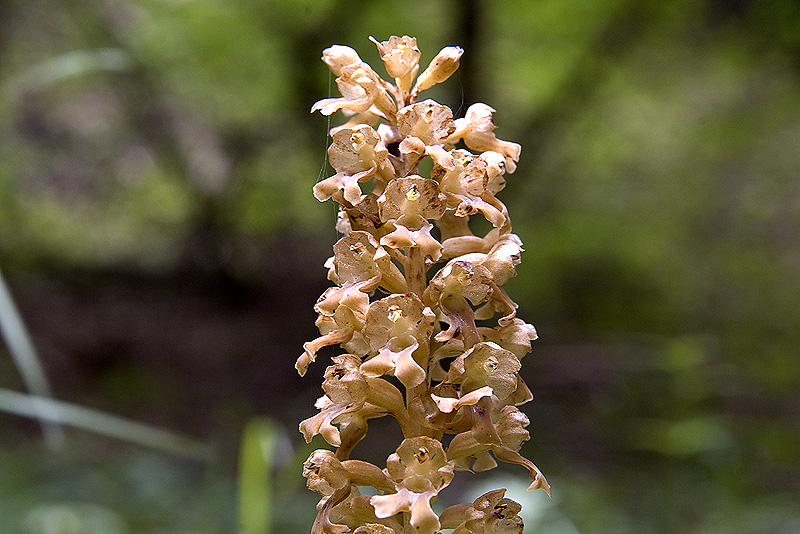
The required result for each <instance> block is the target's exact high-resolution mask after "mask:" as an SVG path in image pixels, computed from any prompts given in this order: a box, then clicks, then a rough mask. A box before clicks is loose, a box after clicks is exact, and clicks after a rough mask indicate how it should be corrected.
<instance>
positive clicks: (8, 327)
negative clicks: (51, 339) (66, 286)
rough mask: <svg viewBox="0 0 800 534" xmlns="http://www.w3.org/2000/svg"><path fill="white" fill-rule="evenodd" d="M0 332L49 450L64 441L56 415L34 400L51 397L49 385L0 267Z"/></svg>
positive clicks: (46, 406)
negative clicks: (26, 391) (29, 395)
mask: <svg viewBox="0 0 800 534" xmlns="http://www.w3.org/2000/svg"><path fill="white" fill-rule="evenodd" d="M0 334H2V336H3V339H4V340H5V342H6V346H7V347H8V351H9V353H11V357H12V358H13V359H14V364H15V365H16V366H17V371H18V372H19V374H20V376H21V377H22V382H23V384H25V388H26V389H27V390H28V391H29V392H30V393H31V394H32V395H33V396H32V397H30V399H31V400H30V402H31V403H32V408H33V414H32V417H35V418H36V419H38V420H39V423H40V424H41V427H42V432H43V433H44V439H45V443H47V446H48V447H50V448H51V449H53V450H57V449H59V448H61V446H62V445H63V444H64V432H63V430H62V429H61V427H60V426H59V424H58V422H57V417H54V416H53V414H52V413H48V412H49V407H48V405H47V403H43V402H39V401H38V400H36V399H49V398H51V397H52V392H51V390H50V385H49V384H48V382H47V376H46V375H45V372H44V367H43V366H42V364H41V362H40V360H39V356H38V355H37V354H36V349H35V348H34V347H33V342H32V341H31V338H30V335H28V330H27V329H26V328H25V323H23V322H22V316H21V315H20V313H19V310H17V307H16V306H15V305H14V299H13V298H12V296H11V291H9V289H8V285H7V284H6V282H5V278H4V277H3V273H2V271H0ZM54 421H55V422H54Z"/></svg>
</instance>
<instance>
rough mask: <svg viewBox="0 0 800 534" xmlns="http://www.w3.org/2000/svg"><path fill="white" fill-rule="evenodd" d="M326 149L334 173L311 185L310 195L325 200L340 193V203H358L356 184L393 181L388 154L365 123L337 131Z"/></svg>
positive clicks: (378, 137) (375, 133)
mask: <svg viewBox="0 0 800 534" xmlns="http://www.w3.org/2000/svg"><path fill="white" fill-rule="evenodd" d="M332 139H333V142H332V143H331V146H330V147H329V148H328V161H329V162H330V164H331V167H333V168H334V169H335V170H336V171H337V172H336V174H335V175H333V176H331V177H330V178H326V179H325V180H322V181H320V182H319V183H317V184H316V185H315V186H314V196H316V197H317V199H318V200H327V199H329V198H330V197H332V196H333V195H335V194H336V193H338V192H339V191H342V196H343V198H344V200H346V201H347V202H349V203H350V204H356V203H358V201H359V200H361V198H363V194H362V192H361V188H360V187H359V185H358V184H359V182H365V181H367V180H369V179H371V178H373V177H374V178H375V179H376V180H380V181H381V182H382V183H386V182H388V181H389V180H391V179H392V178H394V169H393V167H392V164H391V163H390V162H389V152H388V150H387V149H386V147H385V146H384V144H383V142H382V141H381V138H380V136H379V135H378V134H377V132H376V131H375V130H374V129H373V128H372V127H371V126H369V125H368V124H358V125H354V126H353V127H352V128H344V129H340V130H337V131H336V133H334V134H333V138H332Z"/></svg>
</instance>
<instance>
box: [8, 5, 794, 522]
mask: <svg viewBox="0 0 800 534" xmlns="http://www.w3.org/2000/svg"><path fill="white" fill-rule="evenodd" d="M393 34H394V35H401V36H402V35H404V34H408V35H411V36H416V37H417V40H418V45H419V47H420V49H421V50H422V54H423V57H422V63H423V68H424V65H425V64H427V62H428V61H429V60H430V59H431V58H432V57H433V56H434V55H435V54H436V53H437V52H438V51H439V50H440V48H442V47H443V46H447V45H458V46H461V47H462V48H464V49H465V53H464V56H463V60H462V66H461V69H460V70H459V71H458V73H457V74H456V75H454V76H453V77H452V78H451V79H450V80H448V81H447V82H446V83H444V84H442V85H441V86H437V87H436V88H435V89H434V90H431V91H429V94H428V95H427V96H430V97H432V98H435V99H437V100H439V101H440V102H442V103H444V104H447V105H449V106H451V107H452V108H453V110H454V112H455V113H456V116H460V115H463V113H464V111H465V109H466V107H467V106H469V104H471V103H473V102H486V103H487V104H489V105H491V106H492V107H494V108H495V109H496V110H497V113H496V114H495V121H496V122H497V124H498V129H497V131H496V133H497V135H498V137H499V138H501V139H504V140H510V141H515V142H519V143H520V144H521V145H522V147H523V150H522V157H521V160H520V162H519V167H518V170H517V171H516V173H515V174H513V175H511V176H509V177H508V178H509V179H508V186H507V188H506V190H505V191H503V192H502V193H500V194H499V195H498V196H499V198H500V199H501V200H502V201H503V202H505V203H506V204H507V206H508V208H509V212H510V215H511V219H512V222H513V225H514V230H515V232H516V233H517V234H518V235H519V236H520V237H521V238H522V240H523V242H524V243H525V249H526V252H525V253H524V254H523V256H522V263H521V264H520V265H519V266H518V269H517V270H518V273H519V274H518V277H517V278H515V279H514V280H512V281H511V282H510V283H509V284H508V286H507V289H508V292H509V294H510V296H511V297H512V298H513V299H514V300H515V301H517V303H518V304H519V307H520V309H519V316H520V317H522V318H524V319H525V320H527V321H528V322H531V323H533V324H534V325H535V326H536V327H537V329H538V331H539V335H540V339H539V340H537V341H536V342H535V344H534V345H535V346H534V350H533V352H532V353H531V354H530V355H529V356H527V357H526V358H525V360H524V361H523V371H522V374H523V376H524V377H525V379H526V381H527V383H528V385H529V386H530V387H531V389H532V390H533V392H534V395H535V397H536V398H535V400H534V402H532V403H530V404H528V405H526V406H525V407H524V411H525V412H526V413H527V414H528V415H529V417H530V419H531V425H530V427H529V430H530V432H531V436H532V438H531V441H530V442H529V443H528V444H526V445H525V447H524V449H523V452H525V453H526V455H527V456H528V457H530V458H531V459H533V461H534V462H536V463H537V465H538V466H539V467H540V468H541V469H542V470H543V471H544V473H545V475H546V476H547V477H548V480H549V481H550V483H551V485H552V488H553V498H552V499H547V497H546V496H545V495H544V494H543V493H542V492H536V493H532V494H527V495H526V494H524V493H523V492H518V491H517V490H518V489H519V488H520V487H522V488H524V486H525V479H526V475H527V473H526V472H524V470H518V469H501V470H497V471H495V472H492V473H486V474H483V475H481V476H465V477H461V476H460V477H459V478H458V479H457V481H462V482H461V483H459V484H456V486H457V488H456V489H454V490H449V491H452V492H453V493H454V495H453V497H452V499H453V500H454V501H455V500H462V498H463V500H468V501H472V500H473V499H474V498H475V497H477V496H478V495H479V494H480V493H481V492H482V491H481V489H480V488H482V487H483V485H488V488H492V487H498V486H501V485H505V486H507V487H509V488H510V491H514V492H515V493H514V496H515V497H514V498H517V499H518V500H521V501H523V506H524V507H525V510H526V513H527V515H526V516H525V517H526V521H527V525H528V526H527V529H526V530H527V531H528V532H559V533H565V534H572V533H576V532H578V533H587V534H588V533H609V532H614V533H678V532H680V533H687V532H689V533H742V534H751V533H754V532H759V533H761V532H763V533H776V534H777V533H793V532H800V511H798V509H797V508H796V504H797V501H798V500H800V482H798V480H800V395H798V393H799V392H800V389H799V386H800V364H798V355H800V176H799V175H800V4H798V3H797V2H796V1H791V0H765V1H762V2H743V1H736V2H730V1H722V0H667V1H644V2H643V1H634V0H593V1H580V2H564V1H561V0H530V1H523V0H516V1H515V0H492V1H491V2H489V1H483V2H481V1H478V0H469V1H454V0H451V1H444V0H425V1H409V2H388V1H383V0H375V1H370V2H367V1H354V0H351V1H347V2H345V1H336V0H225V1H222V0H73V1H70V2H59V1H56V0H49V1H48V0H5V1H4V2H2V3H0V117H1V119H0V267H1V268H2V273H3V276H4V278H5V279H6V282H7V283H8V285H9V287H10V289H11V294H12V295H13V298H14V300H15V301H16V304H17V305H18V307H19V310H20V313H21V315H22V318H23V319H24V321H25V323H26V325H27V327H28V329H29V331H30V334H31V337H32V340H33V344H34V346H35V348H36V350H37V353H38V358H39V361H40V363H41V366H42V367H43V369H44V371H45V374H46V377H47V379H48V383H49V388H50V390H51V392H52V396H53V397H54V398H55V399H57V400H59V401H63V402H66V403H70V404H71V405H76V406H79V407H85V408H91V409H94V410H98V411H102V412H104V413H108V414H114V415H117V416H121V417H125V418H127V419H129V420H132V421H137V422H142V423H147V424H150V425H155V426H158V427H160V428H163V429H167V430H170V431H174V432H179V433H182V434H185V435H188V436H191V437H192V438H194V439H195V440H196V441H198V442H201V443H205V444H208V445H210V446H211V447H212V449H213V452H212V454H211V457H210V459H207V460H205V461H198V460H196V459H192V458H186V457H184V456H183V455H181V454H179V453H175V452H174V451H173V452H170V451H168V450H164V449H160V448H158V447H146V446H142V445H137V444H135V443H132V442H130V441H129V440H125V439H116V438H112V437H108V436H106V435H103V434H101V433H98V432H93V431H90V430H86V429H80V428H73V427H71V426H66V427H65V428H64V429H63V432H64V436H63V443H62V444H61V445H60V446H59V445H57V444H55V445H54V444H53V440H50V441H47V440H45V438H44V435H46V434H44V435H43V431H42V427H41V426H40V424H39V422H38V421H36V419H35V418H29V417H23V416H20V415H17V414H16V413H13V412H14V410H13V409H12V408H11V407H10V405H9V404H8V403H7V402H6V401H3V402H6V404H3V403H0V425H2V431H1V432H0V524H2V525H3V526H1V527H0V529H8V530H2V532H24V533H28V534H40V533H41V534H45V533H47V534H50V533H56V534H65V533H73V532H81V533H95V532H96V533H100V532H103V533H106V534H119V533H137V534H138V533H143V534H162V533H163V534H166V533H178V534H189V533H193V534H210V533H226V532H233V531H235V523H236V520H235V516H236V476H237V472H236V464H237V454H238V447H239V441H240V437H241V435H242V431H243V429H244V427H245V425H246V424H247V422H248V421H250V420H252V419H253V418H257V417H265V418H269V419H271V420H273V421H274V422H275V424H276V425H277V428H279V429H282V430H281V432H280V437H279V442H278V449H279V453H278V455H277V457H276V459H275V466H274V469H276V471H277V474H276V478H274V480H273V485H274V495H273V506H274V508H275V510H276V511H275V515H274V517H273V519H274V521H275V524H276V525H277V528H276V530H275V532H305V531H307V530H308V528H309V526H310V524H311V521H313V516H314V514H315V510H314V504H315V502H316V499H315V498H314V495H313V494H311V493H310V492H309V491H307V490H305V488H304V486H303V484H304V481H303V479H302V477H301V476H300V471H301V466H300V463H301V462H302V459H303V458H304V457H305V455H306V454H307V452H308V448H307V447H306V446H305V445H304V444H302V443H301V441H302V440H301V436H300V434H299V433H298V432H297V430H296V428H297V424H298V422H299V421H300V420H301V419H303V418H305V417H308V416H309V415H311V414H313V413H314V412H315V410H314V408H313V402H314V400H315V399H316V397H317V396H318V395H320V394H321V390H320V383H321V376H322V373H323V371H324V368H325V365H326V363H325V360H327V358H328V356H330V355H332V354H334V351H333V350H331V351H329V352H327V353H324V354H323V358H321V360H322V361H321V362H318V364H317V365H316V366H314V367H312V370H311V371H310V372H309V375H308V376H306V378H304V379H301V378H300V377H298V376H297V375H296V372H295V370H294V367H293V366H294V361H295V359H296V357H297V356H298V355H299V353H300V352H301V350H302V343H303V342H304V341H307V340H310V339H312V338H313V337H315V336H316V329H315V327H314V324H313V323H314V319H315V314H314V312H313V309H312V307H313V304H314V302H315V301H316V299H317V297H318V295H319V294H320V293H322V292H323V291H324V290H325V288H326V287H328V285H329V282H328V281H327V280H326V278H325V275H326V270H325V269H324V268H323V265H322V264H323V262H324V261H325V259H326V258H327V257H328V256H329V255H330V254H331V246H332V245H333V243H334V242H335V240H336V238H337V235H336V232H335V231H334V228H333V224H334V220H335V208H334V206H333V205H332V203H326V204H320V203H318V202H317V201H316V200H315V199H314V198H313V196H312V194H311V188H312V186H313V184H314V183H315V182H316V181H317V180H318V179H320V178H322V177H325V176H327V175H328V174H327V173H328V172H329V168H326V167H325V148H326V144H327V139H326V130H327V128H328V121H327V119H326V118H325V117H322V116H321V115H319V114H315V115H311V114H310V113H309V109H310V108H311V105H312V104H313V103H314V102H315V101H316V100H318V99H321V98H324V97H328V96H329V95H330V96H336V86H335V83H334V82H333V80H332V78H331V76H330V75H329V73H328V70H327V68H326V67H325V65H324V64H323V63H322V62H321V61H320V59H319V58H320V56H321V53H322V50H323V49H324V48H326V47H328V46H330V45H331V44H345V45H349V46H351V47H353V48H355V49H356V50H358V52H359V54H360V55H361V57H362V58H363V59H364V60H365V61H367V62H369V63H370V64H372V65H373V67H375V68H376V70H378V71H379V72H381V73H382V72H383V67H382V65H381V64H380V60H379V59H378V53H377V50H376V47H375V46H374V45H373V44H372V43H370V42H369V40H368V37H369V36H370V35H373V36H375V37H376V38H377V39H379V40H385V39H387V38H388V37H389V36H390V35H393ZM340 122H342V118H341V116H333V117H332V119H331V124H332V125H336V124H338V123H340ZM323 352H324V351H323ZM0 387H1V388H3V390H4V391H6V390H7V391H15V392H21V393H25V392H26V391H27V388H28V387H29V386H28V385H26V383H25V382H24V380H23V375H22V374H21V373H20V369H19V365H18V364H16V363H15V360H14V359H13V358H12V354H11V352H9V351H7V350H6V347H5V345H3V346H2V348H0ZM372 426H373V432H370V434H368V437H367V439H366V440H365V442H363V443H362V444H360V445H359V446H358V448H357V449H356V452H355V455H356V456H358V457H362V458H368V459H372V460H374V461H376V462H377V463H379V465H383V461H384V459H385V456H386V454H388V453H389V452H391V451H392V450H394V445H393V444H392V440H393V439H394V436H395V434H396V429H394V427H393V426H392V425H391V424H389V423H387V424H383V423H381V422H376V423H374V424H373V425H372ZM50 430H52V428H51V429H50ZM47 431H48V427H45V432H47ZM387 436H389V437H387ZM55 441H57V440H55ZM48 443H50V445H48ZM313 445H314V446H321V444H319V443H316V442H314V443H313ZM484 491H485V490H484ZM459 492H460V493H459ZM540 494H541V495H540ZM75 525H82V526H80V527H75ZM75 528H78V530H75ZM48 529H49V530H48ZM70 529H71V530H70Z"/></svg>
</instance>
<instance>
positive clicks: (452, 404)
mask: <svg viewBox="0 0 800 534" xmlns="http://www.w3.org/2000/svg"><path fill="white" fill-rule="evenodd" d="M491 396H492V388H490V387H489V386H484V387H482V388H479V389H476V390H475V391H471V392H470V393H467V394H466V395H463V396H461V397H459V398H457V399H453V398H449V397H437V396H436V395H431V398H432V399H433V402H435V403H436V406H437V407H438V408H439V411H441V412H444V413H451V412H454V411H456V410H458V409H459V408H461V407H462V406H471V405H473V404H476V403H477V402H478V401H479V400H480V399H481V398H483V397H491Z"/></svg>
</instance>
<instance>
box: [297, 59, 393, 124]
mask: <svg viewBox="0 0 800 534" xmlns="http://www.w3.org/2000/svg"><path fill="white" fill-rule="evenodd" d="M336 85H338V86H339V91H340V92H341V93H342V97H341V98H325V99H323V100H320V101H319V102H317V103H316V104H314V105H313V106H312V107H311V111H312V112H314V111H319V112H320V113H322V114H323V115H332V114H333V113H335V112H336V111H338V110H340V109H344V110H348V111H352V112H356V113H364V112H366V111H368V110H372V111H373V112H374V113H376V114H378V115H380V116H382V117H384V118H387V119H391V118H394V116H395V113H396V111H397V106H396V105H395V103H394V101H393V100H392V98H391V97H390V96H389V93H388V92H386V88H385V87H384V82H383V80H381V79H380V77H379V76H378V75H377V74H376V73H375V71H374V70H372V68H370V67H369V66H368V65H367V64H366V63H354V64H351V65H347V66H344V67H342V68H341V69H340V71H339V77H338V78H336Z"/></svg>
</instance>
